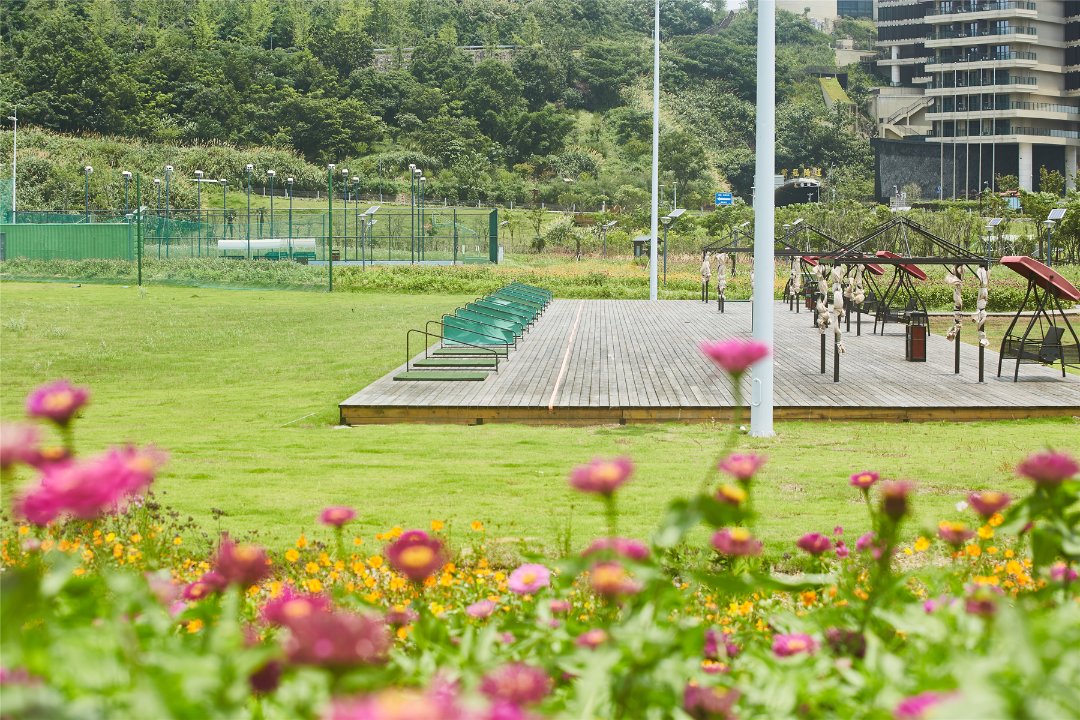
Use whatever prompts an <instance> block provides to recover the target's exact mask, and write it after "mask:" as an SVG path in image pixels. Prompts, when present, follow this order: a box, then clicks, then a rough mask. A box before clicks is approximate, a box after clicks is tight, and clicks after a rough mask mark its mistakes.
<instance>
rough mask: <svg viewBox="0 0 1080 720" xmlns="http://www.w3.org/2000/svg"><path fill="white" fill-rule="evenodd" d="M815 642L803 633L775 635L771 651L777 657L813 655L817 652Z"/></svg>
mask: <svg viewBox="0 0 1080 720" xmlns="http://www.w3.org/2000/svg"><path fill="white" fill-rule="evenodd" d="M817 646H818V645H817V641H816V640H814V638H812V637H810V636H809V635H806V634H804V633H792V634H790V635H777V636H776V637H775V638H773V644H772V651H773V655H776V656H777V657H790V656H792V655H798V654H799V653H806V654H807V655H813V654H814V651H815V650H817Z"/></svg>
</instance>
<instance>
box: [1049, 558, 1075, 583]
mask: <svg viewBox="0 0 1080 720" xmlns="http://www.w3.org/2000/svg"><path fill="white" fill-rule="evenodd" d="M1076 578H1077V573H1076V571H1075V570H1073V569H1072V568H1071V567H1069V566H1068V565H1066V564H1065V563H1063V562H1061V561H1060V560H1059V561H1058V562H1056V563H1054V564H1053V565H1051V566H1050V579H1051V580H1053V581H1054V582H1073V581H1074V580H1076Z"/></svg>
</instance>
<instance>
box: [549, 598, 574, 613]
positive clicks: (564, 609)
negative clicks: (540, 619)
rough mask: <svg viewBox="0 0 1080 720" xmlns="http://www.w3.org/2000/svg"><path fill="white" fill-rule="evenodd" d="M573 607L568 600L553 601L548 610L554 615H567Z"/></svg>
mask: <svg viewBox="0 0 1080 720" xmlns="http://www.w3.org/2000/svg"><path fill="white" fill-rule="evenodd" d="M572 607H573V606H572V605H571V604H570V602H569V601H568V600H552V601H551V602H550V603H548V609H549V610H551V614H552V615H565V614H566V613H568V612H570V610H571V608H572Z"/></svg>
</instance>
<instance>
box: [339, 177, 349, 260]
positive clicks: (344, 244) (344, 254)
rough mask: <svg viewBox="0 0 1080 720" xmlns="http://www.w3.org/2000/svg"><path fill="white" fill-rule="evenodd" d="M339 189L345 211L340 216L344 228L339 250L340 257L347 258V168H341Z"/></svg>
mask: <svg viewBox="0 0 1080 720" xmlns="http://www.w3.org/2000/svg"><path fill="white" fill-rule="evenodd" d="M341 186H342V187H341V189H342V193H341V194H342V196H343V197H344V198H345V212H344V213H342V217H343V218H344V219H345V228H344V230H343V233H344V234H343V235H342V236H341V250H342V256H341V257H342V259H343V260H348V259H349V170H348V168H341Z"/></svg>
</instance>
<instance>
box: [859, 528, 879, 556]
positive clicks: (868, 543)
mask: <svg viewBox="0 0 1080 720" xmlns="http://www.w3.org/2000/svg"><path fill="white" fill-rule="evenodd" d="M876 539H877V538H876V536H875V535H874V533H872V532H868V533H863V534H862V535H860V536H859V539H858V540H856V541H855V550H857V551H858V552H865V551H866V550H867V549H869V548H870V547H873V545H874V541H875V540H876Z"/></svg>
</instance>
